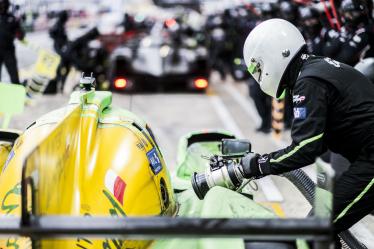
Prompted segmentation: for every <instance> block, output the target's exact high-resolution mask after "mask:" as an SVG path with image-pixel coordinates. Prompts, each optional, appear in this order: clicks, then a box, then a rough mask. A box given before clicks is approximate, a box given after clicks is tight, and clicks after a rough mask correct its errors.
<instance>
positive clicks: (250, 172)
mask: <svg viewBox="0 0 374 249" xmlns="http://www.w3.org/2000/svg"><path fill="white" fill-rule="evenodd" d="M259 156H260V155H259V154H255V153H249V154H247V155H245V156H244V157H243V158H242V159H241V161H240V164H241V165H242V168H243V173H244V174H243V176H244V178H251V177H254V176H258V175H257V174H255V172H256V170H255V167H256V166H257V159H258V157H259Z"/></svg>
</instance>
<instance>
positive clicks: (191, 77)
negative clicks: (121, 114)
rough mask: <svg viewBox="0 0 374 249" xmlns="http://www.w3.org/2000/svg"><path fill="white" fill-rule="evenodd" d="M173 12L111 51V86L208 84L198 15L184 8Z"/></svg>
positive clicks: (201, 87)
mask: <svg viewBox="0 0 374 249" xmlns="http://www.w3.org/2000/svg"><path fill="white" fill-rule="evenodd" d="M172 13H173V14H172V15H171V16H169V17H168V18H161V19H159V20H157V21H156V23H155V24H154V26H153V28H152V30H151V31H150V32H149V33H148V34H145V35H144V34H143V35H137V36H134V37H133V38H132V39H131V40H129V41H127V42H126V43H125V44H124V45H122V46H120V47H118V48H117V49H115V50H114V51H113V53H112V56H111V69H110V73H109V75H110V81H111V89H112V90H116V91H131V90H135V89H138V88H142V87H148V88H153V89H158V90H161V89H164V87H165V86H171V85H173V86H186V87H187V88H188V89H194V90H205V89H206V88H207V87H208V84H209V83H208V77H209V74H210V68H209V63H208V51H207V48H206V44H205V42H206V40H205V35H204V29H203V27H204V23H201V22H200V21H199V19H200V17H201V16H200V14H199V13H197V12H196V11H193V10H190V11H187V12H186V9H185V8H183V9H179V10H172ZM191 20H192V21H191Z"/></svg>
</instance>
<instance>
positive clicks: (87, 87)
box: [79, 73, 96, 92]
mask: <svg viewBox="0 0 374 249" xmlns="http://www.w3.org/2000/svg"><path fill="white" fill-rule="evenodd" d="M79 86H80V88H81V89H82V90H83V91H87V92H88V91H91V90H95V86H96V79H95V77H93V73H91V76H88V77H85V76H84V73H82V76H81V79H80V81H79Z"/></svg>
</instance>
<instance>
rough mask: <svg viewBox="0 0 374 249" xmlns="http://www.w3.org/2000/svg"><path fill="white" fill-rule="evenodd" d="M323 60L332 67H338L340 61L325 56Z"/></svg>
mask: <svg viewBox="0 0 374 249" xmlns="http://www.w3.org/2000/svg"><path fill="white" fill-rule="evenodd" d="M325 61H326V62H327V63H329V64H330V65H333V66H334V67H340V63H339V62H337V61H335V60H333V59H331V58H325Z"/></svg>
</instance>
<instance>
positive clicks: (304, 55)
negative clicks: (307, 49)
mask: <svg viewBox="0 0 374 249" xmlns="http://www.w3.org/2000/svg"><path fill="white" fill-rule="evenodd" d="M301 59H302V60H304V61H305V60H307V59H309V55H308V54H302V55H301Z"/></svg>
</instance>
